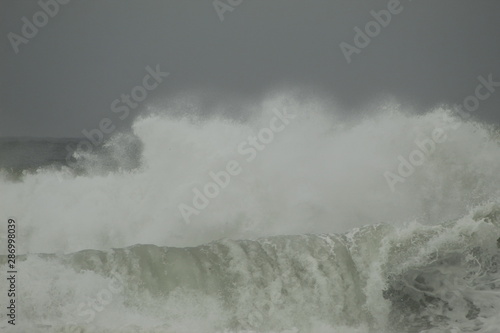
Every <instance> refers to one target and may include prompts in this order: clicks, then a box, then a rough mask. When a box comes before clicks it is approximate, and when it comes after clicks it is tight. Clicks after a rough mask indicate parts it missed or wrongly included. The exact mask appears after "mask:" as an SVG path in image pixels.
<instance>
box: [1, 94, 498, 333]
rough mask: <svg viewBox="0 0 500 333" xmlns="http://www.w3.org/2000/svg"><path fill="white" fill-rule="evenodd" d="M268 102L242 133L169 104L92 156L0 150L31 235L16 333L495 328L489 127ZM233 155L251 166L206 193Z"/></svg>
mask: <svg viewBox="0 0 500 333" xmlns="http://www.w3.org/2000/svg"><path fill="white" fill-rule="evenodd" d="M255 108H256V110H254V111H255V112H253V114H255V116H253V117H250V118H249V119H246V120H245V121H238V120H234V119H233V120H229V119H226V118H222V117H212V118H210V119H200V118H198V119H194V118H188V117H180V116H175V117H173V116H165V115H164V114H163V112H159V111H156V112H153V113H151V114H149V115H148V116H143V117H141V118H138V119H137V120H136V122H135V123H134V126H133V133H130V134H127V133H116V134H115V135H114V136H113V137H111V138H110V139H109V140H108V141H106V143H105V144H104V145H100V146H99V147H93V149H92V151H83V150H78V149H76V148H75V147H77V146H78V143H79V142H80V141H81V140H85V139H71V140H66V139H59V140H41V139H37V140H35V139H29V138H27V139H23V140H19V139H4V140H3V141H2V142H0V153H1V154H2V155H1V161H0V182H1V191H0V192H1V193H0V205H1V207H0V208H1V211H2V212H7V213H6V216H13V217H15V218H16V221H17V223H18V235H17V239H18V242H19V245H18V246H19V250H18V251H19V254H20V255H19V256H18V258H17V261H18V263H17V265H18V272H19V273H18V295H17V297H18V300H19V306H18V325H16V328H15V329H17V331H19V332H21V331H22V332H207V333H215V332H221V333H222V332H224V333H227V332H318V333H322V332H339V333H369V332H383V333H391V332H408V333H413V332H415V333H416V332H426V333H436V332H450V333H451V332H481V333H492V332H497V330H498V327H500V315H499V314H498V309H499V308H500V271H499V269H500V267H499V265H500V249H499V248H500V192H499V188H500V187H499V185H500V172H499V171H500V151H499V149H498V148H499V141H498V138H499V136H498V131H497V130H496V129H495V128H492V127H489V126H486V125H484V124H481V123H478V122H474V121H471V120H469V121H464V120H463V119H461V118H460V117H458V116H456V115H455V114H454V113H453V112H452V110H450V109H447V108H440V109H436V110H433V111H431V112H428V113H425V114H422V115H415V114H407V113H405V112H403V111H402V110H400V109H399V108H398V107H395V106H386V107H383V108H380V109H379V110H375V111H374V112H373V114H372V115H370V116H366V117H364V118H362V119H349V118H346V117H342V116H341V115H340V114H339V113H336V112H335V110H334V108H333V110H332V107H330V106H328V105H327V103H319V102H318V101H311V100H309V101H299V100H297V99H294V98H292V97H290V96H278V97H274V98H270V99H269V100H266V101H264V102H262V104H261V105H259V106H258V107H255ZM167 113H169V114H173V113H174V112H171V110H167ZM277 114H281V115H282V114H289V115H293V117H291V116H290V117H289V118H288V119H284V120H283V119H279V117H278V118H277V119H278V120H276V121H273V120H272V119H273V117H277ZM280 120H281V121H282V125H283V126H280V127H279V128H281V130H279V131H273V130H272V128H273V127H272V126H271V125H270V124H272V123H274V124H276V126H275V128H278V124H279V123H278V121H280ZM285 120H288V122H285ZM266 128H267V129H271V130H270V131H271V132H272V136H271V134H269V133H271V132H270V131H266V130H263V129H266ZM264 132H265V133H266V136H262V137H260V136H259V133H264ZM436 132H439V133H440V135H439V139H436V138H437V137H436V135H435V133H436ZM433 133H434V136H433ZM252 137H254V138H256V139H255V140H258V143H259V144H260V145H253V144H252V140H253V139H252ZM262 138H265V140H263V139H262ZM430 140H432V141H430ZM34 147H35V148H34ZM36 147H42V148H36ZM66 147H70V148H68V149H66ZM239 147H240V149H239ZM250 147H254V150H255V152H254V153H252V154H250V153H249V154H245V153H243V151H244V150H245V149H246V151H247V152H248V151H249V150H248V149H250ZM27 151H32V152H33V153H32V156H31V159H29V160H26V159H24V160H22V161H21V162H20V158H18V157H17V156H26V155H27V154H26V152H27ZM419 151H420V153H418V152H419ZM68 152H70V153H68ZM37 154H38V155H37ZM68 154H69V155H68ZM250 156H253V158H250ZM412 156H413V157H412ZM416 157H419V158H420V159H418V160H417V159H416ZM230 161H235V162H237V163H238V165H239V167H240V168H241V172H239V173H237V174H236V173H234V174H230V173H229V172H228V175H230V178H228V179H229V180H228V181H227V184H226V186H222V185H220V184H219V190H218V192H217V195H212V196H210V195H207V193H208V194H210V192H204V188H205V187H206V186H207V184H209V183H211V182H212V183H214V184H215V185H217V182H216V181H215V180H214V177H213V174H220V172H221V170H227V165H228V162H230ZM403 161H404V162H403ZM402 163H403V164H405V165H404V166H401V165H402ZM401 170H403V171H404V172H401ZM410 171H411V172H410ZM388 173H390V174H391V175H393V178H389V180H388V177H387V174H388ZM394 177H396V178H394ZM398 177H399V178H398ZM391 179H392V180H394V179H397V181H395V182H394V181H393V182H392V183H391V181H390V180H391ZM391 184H392V185H391ZM215 185H213V186H215ZM213 186H212V187H213ZM209 187H210V186H209ZM197 191H198V192H197ZM197 193H201V194H197ZM212 194H213V192H212ZM196 195H198V196H200V198H201V195H203V196H205V199H206V200H205V201H203V200H202V201H203V202H205V203H206V205H205V204H204V205H203V207H202V208H201V207H200V205H198V206H197V205H196V203H194V202H193V197H196ZM200 200H201V199H200ZM200 202H201V201H200ZM183 205H184V206H189V207H192V208H193V209H195V210H196V211H197V212H196V213H193V214H190V216H189V219H186V218H185V217H186V216H185V214H183V210H182V209H180V207H184V206H183ZM2 233H3V232H2ZM5 241H6V238H5V237H3V238H0V243H2V244H4V245H2V248H3V249H6V245H5V244H6V242H5ZM2 253H3V252H2ZM0 267H1V269H2V270H3V271H4V272H6V271H7V257H6V256H5V255H3V256H0ZM6 294H7V285H6V284H3V283H2V284H0V295H1V297H4V298H5V295H6ZM4 303H5V302H3V303H2V304H4ZM0 319H2V320H1V323H0V328H1V330H2V331H4V330H5V331H8V330H13V328H12V327H9V325H8V324H6V323H7V320H6V312H5V311H2V313H0Z"/></svg>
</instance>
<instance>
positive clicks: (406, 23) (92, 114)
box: [0, 0, 500, 136]
mask: <svg viewBox="0 0 500 333" xmlns="http://www.w3.org/2000/svg"><path fill="white" fill-rule="evenodd" d="M42 1H43V2H47V1H48V0H42ZM222 2H227V1H225V0H222ZM388 2H389V1H352V0H349V1H347V0H345V1H331V0H324V1H322V0H314V1H302V0H300V1H299V0H271V1H269V0H266V1H264V0H262V1H257V0H243V2H242V3H241V4H239V5H238V6H237V7H235V8H234V10H233V11H227V12H225V13H224V21H223V22H221V21H220V20H219V16H218V14H217V12H216V10H215V8H214V6H213V3H212V1H210V0H207V1H184V0H182V1H181V0H176V1H173V0H168V1H167V0H162V1H160V0H156V1H153V0H143V1H138V0H137V1H131V0H110V1H77V0H73V1H70V2H69V3H68V4H65V5H60V8H59V12H58V13H57V14H56V15H55V16H54V17H53V18H49V21H48V23H47V24H46V25H45V26H43V27H41V28H40V29H39V31H38V33H37V35H36V36H35V37H33V38H31V39H29V41H28V42H27V43H26V44H20V45H19V52H18V53H17V54H16V53H15V51H14V49H13V47H12V45H11V42H10V41H9V39H8V37H7V36H8V33H9V32H13V33H16V34H19V35H20V34H21V27H22V25H23V21H21V19H22V17H23V16H25V17H26V18H28V20H31V21H32V18H33V14H35V13H36V12H37V11H39V10H40V5H39V4H38V3H37V2H36V1H16V0H5V1H2V2H1V3H0V22H1V23H0V24H1V26H0V37H1V38H2V42H1V49H0V52H1V59H2V61H1V63H0V75H1V76H0V77H1V78H0V82H1V86H0V89H1V93H0V136H17V135H34V136H81V131H82V129H91V128H95V127H97V126H98V123H99V120H100V119H102V118H103V117H110V118H113V117H114V118H113V120H115V119H117V117H116V115H113V114H112V113H111V111H110V104H111V103H112V101H113V100H115V99H117V98H119V97H120V95H121V94H124V93H126V94H127V93H130V91H131V89H132V88H133V87H134V86H137V85H141V84H142V79H143V77H144V76H145V74H146V71H145V68H146V66H151V67H154V66H155V65H156V64H159V65H160V67H161V69H162V70H164V71H168V72H170V76H169V77H168V78H166V79H165V81H164V82H163V83H162V84H161V86H159V87H158V88H157V89H155V90H154V91H152V92H150V95H149V96H148V98H147V100H146V101H144V103H143V105H141V106H142V107H144V106H145V103H152V102H153V101H158V100H161V99H168V97H169V96H174V95H176V94H178V93H180V92H183V91H186V90H195V91H202V92H206V101H207V103H217V102H220V101H221V100H225V99H227V98H229V97H228V96H233V97H234V96H237V97H242V98H245V97H247V98H253V97H255V96H259V95H260V94H263V93H265V92H266V91H268V89H270V88H273V87H275V86H277V85H290V84H291V85H299V86H304V87H307V88H308V89H310V90H311V91H313V92H317V93H319V94H327V95H328V96H331V97H332V98H335V99H336V100H337V101H338V102H339V103H341V104H342V105H343V106H344V108H345V109H346V110H349V111H350V112H355V110H356V108H358V107H361V106H363V105H364V104H365V103H367V102H369V101H370V100H372V99H373V98H376V97H377V96H380V95H392V96H395V97H397V98H398V99H399V100H401V101H403V102H405V103H408V104H410V105H413V106H416V107H417V109H418V108H420V109H424V108H426V107H430V106H432V105H435V104H436V103H440V102H448V103H460V102H461V101H462V100H463V98H464V97H466V96H467V95H470V94H471V93H473V92H474V88H475V87H476V85H477V77H478V76H479V75H483V76H487V75H488V74H490V73H491V74H493V77H494V78H496V79H497V80H498V81H500V66H499V65H500V43H498V37H499V36H500V25H499V24H498V22H500V2H498V1H487V0H483V1H469V0H460V1H458V0H443V1H430V0H428V1H409V0H406V1H405V0H401V6H402V7H403V10H402V11H401V12H400V13H399V14H397V15H394V16H393V17H392V19H391V22H390V24H389V25H388V26H387V27H384V28H382V29H381V32H380V33H379V34H378V35H377V36H375V37H373V39H372V41H371V43H370V45H368V46H367V47H366V48H364V49H362V50H361V52H360V53H359V54H354V55H352V62H351V63H350V64H348V63H347V61H346V59H345V57H344V55H343V53H342V51H341V49H340V47H339V44H340V43H341V42H347V43H350V44H353V39H354V34H355V32H354V30H353V29H354V27H355V26H358V27H360V28H361V29H364V25H365V24H366V23H367V22H369V21H370V20H373V17H372V16H371V14H370V11H371V10H375V11H379V10H381V9H386V8H387V5H388ZM499 105H500V91H499V93H498V94H494V95H493V96H492V97H491V98H489V99H488V100H486V101H484V102H482V104H481V109H480V110H479V111H477V115H478V116H479V117H480V118H483V119H484V120H486V121H495V122H498V121H499V119H500V117H499V116H498V112H497V110H498V107H499ZM232 112H235V113H237V112H240V111H239V110H238V109H235V110H234V111H232ZM132 119H133V117H132V116H131V117H129V118H127V119H126V120H125V121H124V123H129V122H130V121H131V120H132Z"/></svg>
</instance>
